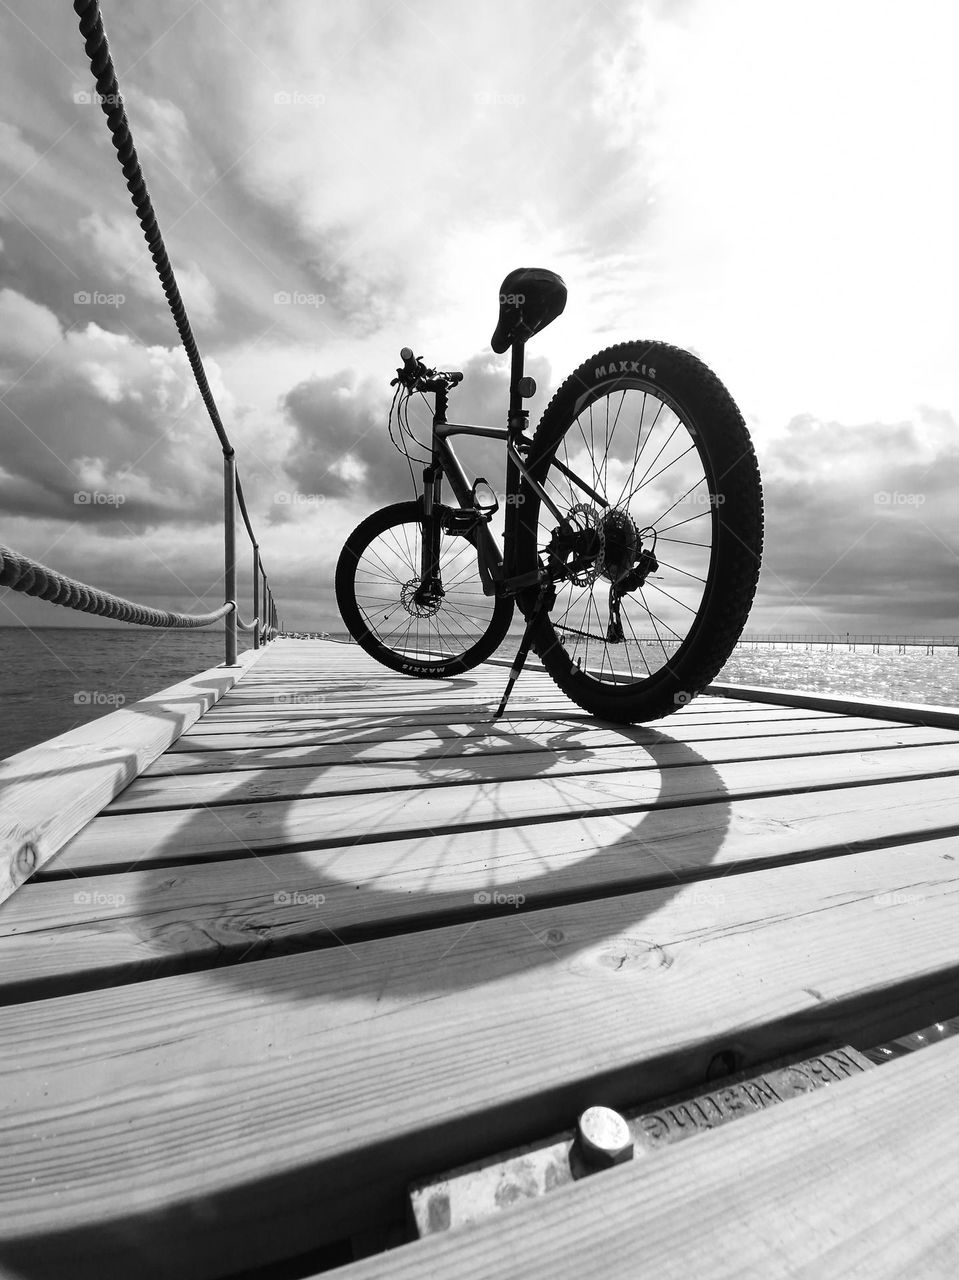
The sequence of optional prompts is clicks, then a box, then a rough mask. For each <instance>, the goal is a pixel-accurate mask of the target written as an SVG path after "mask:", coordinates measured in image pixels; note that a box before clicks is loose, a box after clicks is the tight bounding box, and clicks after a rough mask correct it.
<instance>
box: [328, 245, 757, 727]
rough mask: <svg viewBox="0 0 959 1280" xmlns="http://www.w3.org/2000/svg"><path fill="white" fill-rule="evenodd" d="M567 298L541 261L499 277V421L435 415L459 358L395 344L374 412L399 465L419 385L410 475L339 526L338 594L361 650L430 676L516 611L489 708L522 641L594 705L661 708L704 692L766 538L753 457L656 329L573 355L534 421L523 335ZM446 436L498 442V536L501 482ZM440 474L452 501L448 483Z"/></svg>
mask: <svg viewBox="0 0 959 1280" xmlns="http://www.w3.org/2000/svg"><path fill="white" fill-rule="evenodd" d="M565 305H566V286H565V284H564V283H563V281H562V279H561V278H560V277H559V276H558V275H556V274H555V272H551V271H546V270H542V269H539V268H521V269H519V270H518V271H513V272H511V273H510V274H509V275H508V276H507V277H506V279H505V280H504V281H503V284H502V286H501V291H500V310H499V320H498V323H497V326H496V330H495V332H494V334H493V337H492V340H491V346H492V348H493V350H494V351H495V352H496V353H497V354H503V353H505V352H506V351H507V350H510V351H511V360H510V382H509V405H508V411H507V424H506V427H505V428H499V427H489V426H480V425H475V424H469V423H454V422H449V421H448V420H447V411H448V401H449V394H450V392H451V391H452V390H453V389H454V388H455V387H456V386H457V385H458V384H459V383H460V382H461V381H462V378H463V375H462V374H461V373H455V372H442V371H439V370H436V369H432V368H428V367H427V366H426V365H425V364H424V363H423V360H422V359H421V358H419V357H416V356H414V355H413V352H412V351H411V350H410V348H408V347H404V348H403V350H402V351H401V353H400V354H401V359H402V361H403V363H402V365H401V367H400V368H398V369H397V371H396V374H397V376H396V378H394V379H393V381H392V383H391V385H392V386H395V387H396V393H395V395H394V400H393V406H392V408H391V410H390V418H389V430H390V435H391V437H392V438H393V442H394V444H397V440H396V438H395V437H394V436H393V421H394V416H393V415H394V411H395V414H396V423H397V427H398V431H399V436H400V443H399V444H398V445H397V447H398V448H400V451H401V452H404V453H405V455H406V457H407V460H408V463H409V464H410V474H411V477H413V469H412V465H411V464H412V461H413V458H412V455H411V453H410V449H409V442H408V441H407V440H406V439H405V434H404V433H410V435H411V436H412V433H411V432H410V427H409V418H408V404H409V400H410V398H411V397H412V396H413V395H415V394H419V393H422V394H423V395H424V396H426V395H432V396H433V397H434V407H433V414H432V434H431V440H430V445H429V454H430V458H429V464H428V465H427V466H426V468H425V469H424V471H423V489H422V493H421V494H420V495H419V496H418V497H417V498H416V499H415V500H414V501H409V502H403V503H397V504H394V505H392V506H388V507H385V508H383V509H382V510H380V511H377V512H375V513H374V514H372V515H371V516H369V517H367V519H365V520H364V521H363V522H362V523H361V524H360V525H359V526H358V527H357V528H356V529H355V530H354V531H353V533H352V534H351V535H350V537H349V538H348V539H347V541H346V544H345V546H344V547H343V550H342V552H341V554H340V557H339V561H338V563H337V568H336V598H337V603H338V606H339V609H340V613H341V614H342V617H343V621H344V622H345V624H346V626H347V628H348V629H349V631H350V634H351V635H352V636H353V638H354V639H355V640H356V641H357V642H358V643H359V644H360V645H361V646H362V647H363V649H365V650H366V652H367V653H369V654H370V655H371V656H372V657H374V658H376V659H377V660H378V661H379V662H381V663H383V664H384V665H385V666H387V667H390V668H392V669H393V670H395V671H399V672H402V673H403V674H405V675H409V676H417V677H427V678H436V677H449V676H454V675H458V674H460V673H462V672H464V671H467V670H469V669H470V668H472V667H474V666H476V665H477V664H478V663H480V662H482V661H484V660H485V659H486V658H488V657H490V655H491V654H492V653H494V652H495V650H496V649H497V648H498V647H499V645H500V644H501V643H502V642H503V640H504V639H505V638H506V636H507V634H508V632H509V629H510V625H511V622H512V619H513V615H514V609H515V607H516V606H518V607H519V610H520V613H521V615H522V617H523V618H524V619H525V622H526V626H525V630H524V633H523V636H522V640H521V642H520V645H519V649H518V651H517V654H516V660H515V662H514V664H513V667H512V669H511V671H510V675H509V680H508V683H507V686H506V691H505V693H504V695H503V699H502V701H501V703H500V706H499V709H498V711H497V712H496V716H499V715H501V714H502V712H503V710H504V708H505V705H506V700H507V698H508V697H509V694H510V692H511V690H512V688H513V685H514V684H515V681H516V679H517V677H518V676H519V674H520V672H521V670H522V668H523V665H524V663H525V661H526V658H527V656H528V653H529V651H530V648H532V649H534V650H535V652H536V653H537V654H538V655H539V658H540V660H541V662H542V664H543V666H544V667H545V668H546V670H547V671H548V672H549V674H550V675H551V676H552V678H553V680H554V681H555V682H556V684H557V685H558V686H559V688H560V689H561V690H562V691H563V692H564V693H565V694H566V695H567V696H568V697H569V698H571V699H572V700H573V702H575V703H577V704H578V705H579V706H580V707H582V708H583V709H584V710H586V711H588V712H590V713H591V714H593V715H595V716H598V717H601V718H603V719H606V720H611V721H617V722H620V723H630V722H635V721H643V720H653V719H658V718H660V717H662V716H665V715H668V714H670V713H671V712H673V711H675V710H677V709H678V708H679V707H682V706H684V705H686V704H687V703H688V702H689V701H691V699H692V698H694V697H695V696H696V694H698V693H700V692H701V691H702V689H703V688H704V687H705V686H706V685H707V684H708V683H709V682H710V680H712V679H713V678H714V677H715V675H716V673H717V672H718V671H719V670H720V669H721V667H722V666H723V665H724V663H725V662H726V659H727V658H728V657H729V654H730V653H731V652H732V650H733V648H734V647H735V645H736V642H737V641H738V639H739V637H740V635H741V634H742V630H743V628H744V626H745V624H746V619H747V617H748V615H749V609H750V606H751V604H752V600H753V596H754V594H755V590H756V584H757V581H758V578H759V567H760V559H761V554H762V537H763V499H762V486H761V481H760V476H759V468H758V465H757V463H756V457H755V453H754V450H753V446H752V443H751V441H750V438H749V433H748V431H747V429H746V425H745V422H744V421H743V418H742V415H741V414H740V412H739V410H738V408H737V407H736V404H735V402H734V401H733V399H732V397H731V396H730V394H729V392H728V391H727V390H726V388H725V387H724V386H723V384H722V383H721V382H720V380H719V379H718V378H717V377H716V375H715V374H713V373H712V372H711V371H710V370H709V369H708V368H707V367H706V365H705V364H703V363H702V361H700V360H699V359H698V358H697V357H696V356H694V355H691V354H690V353H689V352H686V351H682V350H680V349H678V348H676V347H673V346H670V345H668V344H666V343H662V342H623V343H619V344H618V345H616V346H612V347H608V348H607V349H605V350H603V351H601V352H599V353H598V354H597V355H595V356H593V357H592V358H591V359H589V360H587V361H585V362H584V363H583V364H581V365H580V366H579V368H578V369H576V370H575V371H574V372H573V373H572V374H570V376H569V377H568V378H567V379H566V380H565V382H563V383H562V385H561V386H560V387H559V390H558V391H557V392H556V394H555V395H554V396H553V398H552V400H551V401H550V403H549V405H548V406H547V408H546V410H545V411H544V413H543V415H542V418H541V419H540V422H539V425H538V427H537V429H536V432H535V434H533V435H532V436H530V435H529V434H528V417H529V415H528V412H527V410H525V409H524V408H523V401H524V400H526V399H529V397H530V396H532V395H534V394H535V390H536V387H535V383H534V381H533V379H532V378H530V377H528V376H527V375H526V374H524V357H525V345H526V342H527V341H528V340H529V339H530V338H532V337H533V336H534V335H535V334H537V333H539V332H540V331H541V330H543V329H544V328H545V327H546V326H547V325H548V324H550V323H551V322H552V321H553V320H555V319H556V317H557V316H558V315H560V314H561V313H562V311H563V310H564V308H565ZM426 403H427V405H428V404H429V402H428V401H427V402H426ZM455 435H470V436H478V437H486V438H490V439H496V440H504V441H505V443H506V478H505V496H506V507H505V512H504V534H503V549H502V552H501V551H500V548H499V545H498V543H497V540H496V538H495V537H494V536H493V533H492V531H491V529H490V527H489V526H490V521H491V519H492V517H493V515H494V514H495V512H496V511H497V510H498V500H497V498H496V495H495V494H494V493H493V491H492V489H491V487H490V485H489V484H488V482H487V481H486V480H485V479H484V478H482V477H479V478H477V479H475V480H474V481H473V483H472V484H471V483H470V481H469V479H468V478H467V476H466V474H465V472H464V471H463V468H462V467H461V465H460V463H459V460H458V459H457V457H456V454H455V453H454V451H453V448H452V445H451V443H450V440H451V437H453V436H455ZM412 439H414V440H415V436H412ZM404 444H405V446H406V447H405V448H404V447H403V446H404ZM444 478H445V479H446V480H447V481H448V483H449V486H450V489H451V491H452V494H453V496H454V498H455V500H456V503H457V505H456V506H452V505H448V504H447V503H445V502H444V501H443V491H442V485H443V480H444ZM413 479H414V486H415V477H413ZM494 718H495V717H494Z"/></svg>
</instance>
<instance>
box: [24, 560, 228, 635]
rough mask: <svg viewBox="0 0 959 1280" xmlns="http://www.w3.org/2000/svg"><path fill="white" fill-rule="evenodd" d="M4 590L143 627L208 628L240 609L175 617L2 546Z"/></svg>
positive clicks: (220, 609) (226, 605) (222, 606)
mask: <svg viewBox="0 0 959 1280" xmlns="http://www.w3.org/2000/svg"><path fill="white" fill-rule="evenodd" d="M0 587H12V588H13V590H14V591H22V592H24V593H25V594H26V595H28V596H37V597H38V598H39V599H40V600H47V601H49V603H50V604H60V605H64V606H65V607H66V608H68V609H78V610H79V611H80V612H81V613H95V614H97V615H98V616H99V617H101V618H113V619H114V620H115V621H117V622H132V623H135V624H136V625H137V626H141V627H208V626H210V624H211V623H213V622H217V621H218V620H219V619H220V618H224V617H226V615H227V614H228V613H231V612H232V611H233V610H234V609H235V608H236V605H235V603H234V602H233V601H232V600H229V601H227V603H226V604H224V605H221V606H220V608H219V609H215V610H214V611H213V612H212V613H196V614H194V613H173V612H170V611H169V610H167V609H151V608H150V607H149V606H148V605H145V604H136V603H135V602H134V601H132V600H124V599H123V597H122V596H114V595H111V594H110V593H109V592H108V591H98V590H97V588H96V587H89V586H87V584H86V583H85V582H77V580H76V579H75V578H67V577H65V576H64V574H62V573H57V571H56V569H49V568H48V567H47V566H46V565H44V564H40V562H39V561H38V560H31V559H30V557H29V556H20V555H17V553H16V552H15V551H11V550H10V548H9V547H4V546H2V545H0ZM244 630H245V628H244Z"/></svg>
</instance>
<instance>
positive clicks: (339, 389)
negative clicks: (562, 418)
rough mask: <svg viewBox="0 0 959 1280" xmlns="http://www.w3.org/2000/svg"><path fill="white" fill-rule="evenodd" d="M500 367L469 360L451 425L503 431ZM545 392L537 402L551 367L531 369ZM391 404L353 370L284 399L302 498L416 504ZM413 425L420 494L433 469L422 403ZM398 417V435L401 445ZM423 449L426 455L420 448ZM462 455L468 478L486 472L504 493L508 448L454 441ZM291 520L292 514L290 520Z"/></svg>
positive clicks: (309, 383)
mask: <svg viewBox="0 0 959 1280" xmlns="http://www.w3.org/2000/svg"><path fill="white" fill-rule="evenodd" d="M503 363H504V362H503V361H502V360H494V359H492V358H491V357H488V356H485V355H476V356H473V357H472V358H471V359H469V360H468V361H467V362H466V364H465V365H464V368H463V370H462V372H463V375H464V380H463V383H462V384H461V387H460V388H457V389H456V390H455V391H453V392H452V393H451V405H450V411H449V415H448V416H449V419H450V421H455V422H462V421H467V422H473V423H476V424H478V425H487V426H505V424H506V407H507V401H508V390H509V377H508V373H507V372H506V371H505V370H504V368H503ZM527 367H528V369H529V371H530V374H531V375H532V376H536V378H537V382H538V384H539V399H540V401H543V400H545V398H546V395H545V393H546V391H547V390H548V388H549V377H550V374H549V366H548V364H547V363H546V361H545V360H542V359H537V358H535V357H534V358H532V359H531V360H529V361H527ZM388 406H389V396H388V395H387V394H386V392H385V390H384V386H383V385H382V384H381V383H380V382H374V381H373V380H372V379H366V380H363V381H360V380H358V379H357V377H356V375H355V374H354V373H352V372H351V371H350V370H342V371H340V372H339V373H335V374H332V375H327V376H314V377H312V378H309V379H307V380H305V381H303V382H301V383H298V384H297V385H296V386H295V387H293V388H292V389H291V390H290V391H289V392H287V394H286V395H285V396H284V398H283V408H284V410H285V412H286V413H287V414H288V415H289V418H290V421H291V422H292V424H293V427H294V431H295V435H294V439H293V442H292V444H291V446H290V449H289V452H288V454H287V456H286V458H285V460H284V463H283V466H284V469H285V470H286V473H287V475H288V476H289V477H290V480H291V481H292V482H295V484H296V485H297V486H298V487H299V490H300V491H301V492H303V493H309V494H317V495H321V496H323V497H324V498H331V499H337V498H352V499H354V500H355V499H358V498H360V497H362V498H363V499H364V500H368V501H369V502H370V503H371V504H372V503H375V502H398V501H405V500H407V499H409V498H411V497H413V496H414V485H413V483H412V482H411V479H410V474H409V469H408V468H407V466H406V463H405V462H404V461H403V458H402V456H401V455H400V454H399V453H398V452H397V450H396V449H395V448H394V447H393V444H392V442H391V440H390V435H389V431H388V428H387V417H388ZM409 421H410V424H411V429H412V432H413V435H414V436H415V438H416V440H418V441H419V442H420V444H419V445H417V444H416V443H413V444H412V445H410V446H409V447H410V451H411V453H412V454H413V455H414V457H415V458H416V459H417V461H414V463H413V476H414V477H415V489H416V491H420V490H421V488H422V480H421V473H422V469H423V466H424V465H425V464H426V463H427V462H428V461H429V440H430V429H431V418H430V414H429V412H428V411H427V409H426V405H425V402H424V400H423V398H422V397H414V398H413V400H412V401H411V402H410V412H409ZM395 424H396V419H395V417H394V431H393V434H394V436H395V437H396V439H397V440H398V441H399V440H400V433H399V430H398V428H397V427H396V425H395ZM424 445H425V448H423V447H422V446H424ZM453 445H454V448H455V449H456V452H457V453H458V454H459V455H461V456H462V459H463V461H464V463H465V464H466V465H467V470H468V472H473V473H479V472H482V473H483V474H485V475H486V476H487V478H490V477H492V479H493V483H494V487H495V488H501V485H500V483H499V477H500V476H501V475H502V474H503V473H504V470H505V445H503V444H499V443H497V444H493V443H491V442H488V441H487V442H482V443H477V442H475V441H469V440H468V439H467V438H466V437H459V436H457V437H455V439H454V441H453ZM284 514H287V513H284Z"/></svg>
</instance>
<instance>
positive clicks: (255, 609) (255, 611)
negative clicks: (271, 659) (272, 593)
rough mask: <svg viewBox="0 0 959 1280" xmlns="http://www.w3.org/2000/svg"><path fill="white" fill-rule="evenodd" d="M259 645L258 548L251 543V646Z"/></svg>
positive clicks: (255, 647)
mask: <svg viewBox="0 0 959 1280" xmlns="http://www.w3.org/2000/svg"><path fill="white" fill-rule="evenodd" d="M259 647H260V548H259V547H258V546H257V545H256V543H255V542H254V544H253V648H254V649H259Z"/></svg>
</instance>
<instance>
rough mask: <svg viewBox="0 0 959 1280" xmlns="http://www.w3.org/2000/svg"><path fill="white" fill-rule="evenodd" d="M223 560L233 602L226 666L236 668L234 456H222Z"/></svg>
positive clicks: (227, 623)
mask: <svg viewBox="0 0 959 1280" xmlns="http://www.w3.org/2000/svg"><path fill="white" fill-rule="evenodd" d="M223 559H224V591H225V593H226V599H227V601H230V600H232V601H234V607H233V611H232V612H231V613H228V614H227V615H226V618H225V619H224V622H225V627H224V631H225V635H226V665H227V666H228V667H235V666H236V455H235V454H234V453H233V452H232V450H231V451H230V453H225V454H224V455H223Z"/></svg>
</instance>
